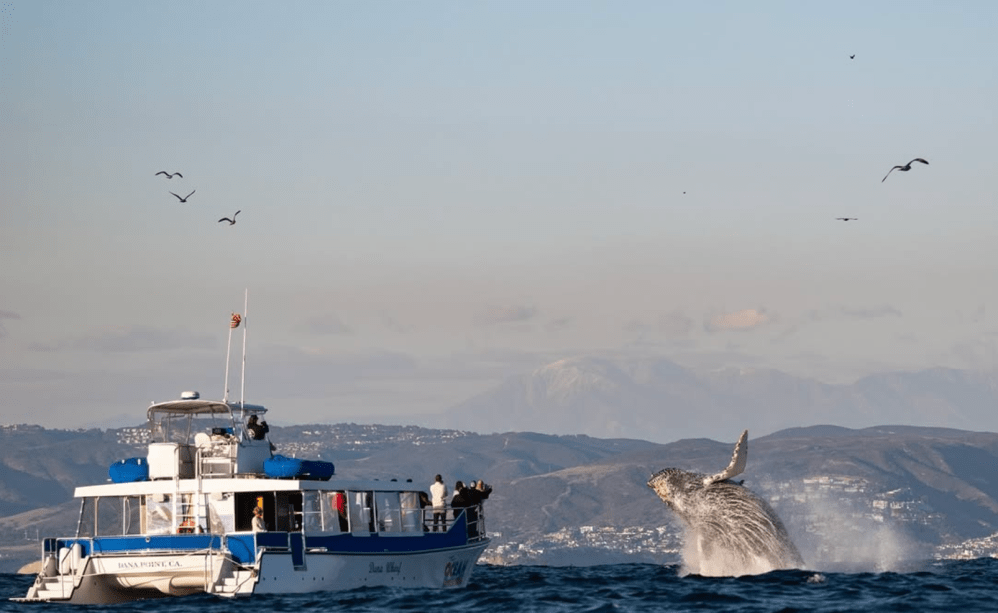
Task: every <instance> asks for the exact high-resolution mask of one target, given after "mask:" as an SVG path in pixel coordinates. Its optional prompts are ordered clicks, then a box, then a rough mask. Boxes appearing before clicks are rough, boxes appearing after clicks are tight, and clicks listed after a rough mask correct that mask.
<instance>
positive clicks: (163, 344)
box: [29, 326, 217, 353]
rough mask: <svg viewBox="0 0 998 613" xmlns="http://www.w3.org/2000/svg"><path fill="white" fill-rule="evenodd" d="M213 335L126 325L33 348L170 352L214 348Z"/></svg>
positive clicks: (39, 349) (101, 351)
mask: <svg viewBox="0 0 998 613" xmlns="http://www.w3.org/2000/svg"><path fill="white" fill-rule="evenodd" d="M216 346H217V343H216V340H215V339H214V338H213V337H211V336H204V335H195V334H191V333H190V332H187V331H186V330H178V329H170V330H168V329H163V328H154V327H152V326H125V327H121V328H113V329H110V330H104V331H101V332H98V333H96V334H93V335H90V336H83V337H80V338H76V339H66V340H62V341H58V342H55V343H48V344H45V343H34V344H32V345H30V346H29V349H31V350H32V351H59V350H63V349H72V350H76V351H93V352H96V353H118V352H146V351H169V350H173V349H213V348H215V347H216Z"/></svg>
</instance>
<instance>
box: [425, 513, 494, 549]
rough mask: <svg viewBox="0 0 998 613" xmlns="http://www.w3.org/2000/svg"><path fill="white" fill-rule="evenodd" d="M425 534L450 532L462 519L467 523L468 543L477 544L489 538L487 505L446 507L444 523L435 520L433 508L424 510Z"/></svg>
mask: <svg viewBox="0 0 998 613" xmlns="http://www.w3.org/2000/svg"><path fill="white" fill-rule="evenodd" d="M417 512H419V510H418V509H417ZM422 514H423V531H424V532H437V531H439V532H448V531H449V530H450V529H451V528H452V527H453V526H454V524H456V523H457V522H458V520H459V519H461V518H462V517H463V518H464V519H465V521H466V525H467V530H468V542H469V543H477V542H478V541H482V540H485V539H486V538H487V536H486V535H487V532H486V530H485V505H484V504H483V503H479V504H476V505H472V506H470V507H463V508H462V507H458V508H454V507H449V506H448V507H446V508H445V509H444V513H443V519H442V521H441V520H439V519H435V518H434V511H433V508H431V507H426V508H424V509H422Z"/></svg>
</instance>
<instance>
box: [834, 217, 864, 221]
mask: <svg viewBox="0 0 998 613" xmlns="http://www.w3.org/2000/svg"><path fill="white" fill-rule="evenodd" d="M835 219H837V220H839V221H856V220H857V219H859V217H836V218H835Z"/></svg>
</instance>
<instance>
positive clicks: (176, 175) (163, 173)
mask: <svg viewBox="0 0 998 613" xmlns="http://www.w3.org/2000/svg"><path fill="white" fill-rule="evenodd" d="M158 175H166V178H167V179H172V178H173V177H180V178H181V179H183V178H184V175H182V174H180V173H179V172H175V173H173V174H172V175H171V174H170V173H168V172H166V171H165V170H161V171H159V172H157V173H156V174H154V175H153V176H154V177H155V176H158Z"/></svg>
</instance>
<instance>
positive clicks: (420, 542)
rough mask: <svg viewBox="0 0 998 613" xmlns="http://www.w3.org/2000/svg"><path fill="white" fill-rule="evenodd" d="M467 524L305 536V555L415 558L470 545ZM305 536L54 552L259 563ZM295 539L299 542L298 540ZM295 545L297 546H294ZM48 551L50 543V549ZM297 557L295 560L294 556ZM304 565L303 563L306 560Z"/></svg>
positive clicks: (102, 540) (110, 540) (125, 542)
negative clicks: (226, 555) (259, 555)
mask: <svg viewBox="0 0 998 613" xmlns="http://www.w3.org/2000/svg"><path fill="white" fill-rule="evenodd" d="M466 526H467V524H466V523H465V519H464V517H463V516H461V517H459V518H458V519H457V520H456V521H455V522H454V524H453V525H452V526H451V528H450V530H448V531H447V532H423V533H415V534H412V535H411V536H410V535H409V534H408V533H392V534H391V535H390V536H389V535H386V534H378V533H372V534H367V533H365V534H363V535H362V536H358V535H354V534H351V533H345V534H327V535H321V534H306V535H304V550H314V549H322V550H325V551H326V552H328V553H344V554H351V553H356V554H365V553H417V552H424V551H437V550H441V549H453V548H455V547H463V546H465V545H467V544H468V538H467V536H466V534H467V527H466ZM301 538H302V535H301V533H288V532H257V533H254V534H245V533H244V534H233V535H227V536H225V537H223V536H221V535H212V534H158V535H149V536H99V537H96V538H80V539H75V538H68V539H56V540H55V549H56V550H57V549H58V548H61V547H67V548H68V547H72V546H73V545H74V544H75V543H79V544H80V545H81V546H82V548H83V556H84V557H86V556H89V555H92V554H95V553H96V554H102V553H103V554H109V553H123V552H150V553H155V552H158V551H185V550H191V551H193V550H204V549H216V550H218V549H222V548H223V546H224V547H227V548H228V550H229V552H230V553H231V555H232V558H233V560H235V561H236V562H238V563H240V564H252V563H254V562H255V561H256V548H257V547H263V548H265V549H286V550H297V553H299V554H301V553H304V551H303V550H302V545H301ZM295 540H297V543H295V542H294V541H295ZM295 545H297V547H295ZM48 546H50V545H49V544H48V543H47V544H46V547H48ZM296 557H297V556H296ZM302 561H304V559H302Z"/></svg>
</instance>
